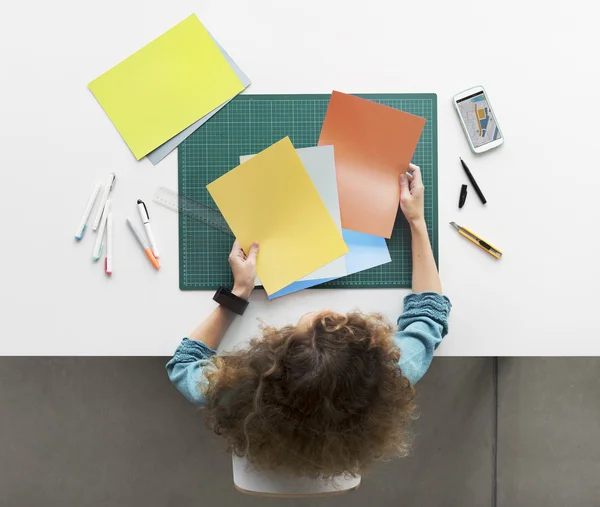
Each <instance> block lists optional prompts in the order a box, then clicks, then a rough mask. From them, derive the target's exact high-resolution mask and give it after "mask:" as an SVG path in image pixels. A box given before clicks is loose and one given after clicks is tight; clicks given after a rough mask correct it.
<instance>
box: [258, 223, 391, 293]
mask: <svg viewBox="0 0 600 507" xmlns="http://www.w3.org/2000/svg"><path fill="white" fill-rule="evenodd" d="M342 236H343V237H344V241H345V242H346V245H348V248H349V249H350V251H349V252H348V253H347V254H346V255H345V257H344V258H345V259H346V272H347V274H348V275H352V274H354V273H358V272H359V271H364V270H365V269H370V268H374V267H375V266H381V265H382V264H387V263H388V262H391V261H392V258H391V257H390V252H389V250H388V247H387V244H386V242H385V238H380V237H379V236H373V235H372V234H365V233H364V232H356V231H350V230H348V229H342ZM337 278H342V277H341V276H338V277H335V278H320V279H316V280H302V281H297V282H294V283H292V284H290V285H288V286H287V287H284V288H283V289H281V290H278V291H277V292H274V293H273V294H271V295H270V296H269V299H274V298H278V297H281V296H286V295H287V294H292V293H293V292H298V291H299V290H303V289H308V288H309V287H314V286H315V285H320V284H322V283H325V282H330V281H331V280H336V279H337Z"/></svg>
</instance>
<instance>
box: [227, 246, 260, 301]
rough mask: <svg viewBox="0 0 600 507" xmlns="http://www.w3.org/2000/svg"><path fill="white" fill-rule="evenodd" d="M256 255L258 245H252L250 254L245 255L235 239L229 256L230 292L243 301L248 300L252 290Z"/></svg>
mask: <svg viewBox="0 0 600 507" xmlns="http://www.w3.org/2000/svg"><path fill="white" fill-rule="evenodd" d="M257 255H258V243H252V245H251V246H250V252H248V255H246V254H245V253H244V251H243V250H242V247H241V246H240V244H239V243H238V241H237V239H236V240H235V243H234V244H233V248H232V249H231V253H230V254H229V265H230V266H231V271H232V273H233V290H232V291H231V292H233V293H234V294H235V295H236V296H238V297H241V298H243V299H248V298H249V297H250V294H251V293H252V290H253V289H254V279H255V278H256V256H257Z"/></svg>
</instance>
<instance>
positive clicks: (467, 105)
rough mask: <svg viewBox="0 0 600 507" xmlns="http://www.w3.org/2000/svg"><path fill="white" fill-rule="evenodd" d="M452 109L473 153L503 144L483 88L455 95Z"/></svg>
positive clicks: (498, 127) (500, 132)
mask: <svg viewBox="0 0 600 507" xmlns="http://www.w3.org/2000/svg"><path fill="white" fill-rule="evenodd" d="M454 107H456V112H457V113H458V117H459V118H460V122H461V123H462V126H463V130H464V131H465V135H466V136H467V140H468V141H469V146H470V147H471V151H472V152H473V153H483V152H484V151H488V150H491V149H492V148H497V147H498V146H500V145H501V144H502V143H504V137H503V136H502V131H501V130H500V125H498V120H497V119H496V115H495V114H494V111H493V109H492V105H491V104H490V101H489V99H488V96H487V93H486V92H485V90H484V89H483V86H475V87H473V88H469V89H468V90H465V91H462V92H460V93H457V94H456V95H455V96H454Z"/></svg>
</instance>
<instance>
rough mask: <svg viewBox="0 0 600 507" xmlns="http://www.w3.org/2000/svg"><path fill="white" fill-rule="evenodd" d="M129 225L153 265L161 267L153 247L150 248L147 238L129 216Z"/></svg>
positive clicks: (157, 267)
mask: <svg viewBox="0 0 600 507" xmlns="http://www.w3.org/2000/svg"><path fill="white" fill-rule="evenodd" d="M127 225H129V228H130V229H131V232H133V235H134V236H135V237H136V239H137V240H138V243H139V244H140V246H141V247H142V250H144V253H145V254H146V257H148V260H149V261H150V262H151V263H152V265H153V266H154V267H155V268H156V269H160V262H158V259H157V258H156V257H155V256H154V254H153V253H152V249H151V248H150V245H149V244H148V243H147V242H146V240H145V239H144V238H143V237H142V235H141V234H140V233H139V232H138V230H137V229H136V228H135V225H133V222H132V221H131V220H129V218H128V219H127Z"/></svg>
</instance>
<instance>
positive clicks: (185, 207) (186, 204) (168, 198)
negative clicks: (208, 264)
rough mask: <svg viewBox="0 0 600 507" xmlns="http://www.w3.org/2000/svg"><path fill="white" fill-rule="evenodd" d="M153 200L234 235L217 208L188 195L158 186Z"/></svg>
mask: <svg viewBox="0 0 600 507" xmlns="http://www.w3.org/2000/svg"><path fill="white" fill-rule="evenodd" d="M153 201H154V202H156V203H158V204H160V205H162V206H164V207H165V208H169V209H170V210H172V211H175V212H176V213H183V214H184V215H186V216H188V217H190V218H193V219H194V220H197V221H198V222H202V223H203V224H206V225H208V226H209V227H212V228H213V229H217V230H219V231H222V232H224V233H226V234H229V235H230V236H231V237H235V236H234V235H233V233H232V232H231V229H230V228H229V226H228V225H227V222H226V221H225V219H224V218H223V215H221V212H220V211H219V210H218V209H215V208H211V207H210V206H207V205H206V204H202V203H201V202H198V201H194V200H193V199H190V198H189V197H184V196H182V195H179V194H178V193H177V192H175V190H171V189H170V188H167V187H160V188H159V189H158V190H157V191H156V192H155V194H154V198H153Z"/></svg>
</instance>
